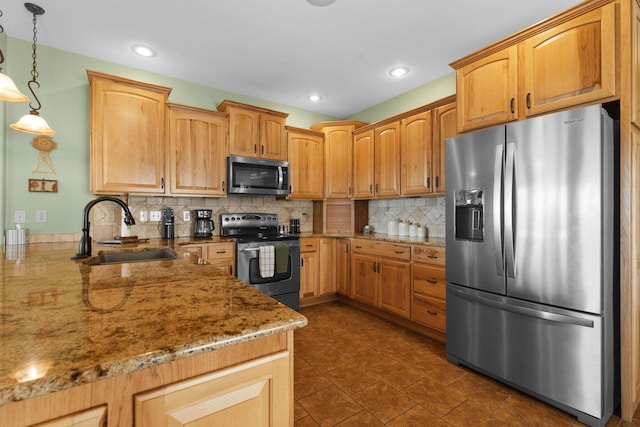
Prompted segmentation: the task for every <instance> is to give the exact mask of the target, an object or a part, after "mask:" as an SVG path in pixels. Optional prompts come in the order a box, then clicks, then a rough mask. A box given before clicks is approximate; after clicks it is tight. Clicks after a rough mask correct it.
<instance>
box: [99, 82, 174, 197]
mask: <svg viewBox="0 0 640 427" xmlns="http://www.w3.org/2000/svg"><path fill="white" fill-rule="evenodd" d="M87 74H88V75H89V80H90V82H91V102H90V117H91V124H90V127H91V191H92V192H93V193H95V194H119V193H142V194H163V193H164V192H165V188H164V176H165V150H166V149H165V147H166V145H165V103H166V100H167V96H168V94H169V91H170V90H169V89H167V88H161V87H158V88H156V87H153V86H152V85H147V84H144V83H140V84H137V82H123V81H114V80H110V79H109V78H108V77H105V78H103V77H100V76H99V75H98V74H99V73H94V72H91V73H89V72H88V73H87ZM123 80H124V79H123Z"/></svg>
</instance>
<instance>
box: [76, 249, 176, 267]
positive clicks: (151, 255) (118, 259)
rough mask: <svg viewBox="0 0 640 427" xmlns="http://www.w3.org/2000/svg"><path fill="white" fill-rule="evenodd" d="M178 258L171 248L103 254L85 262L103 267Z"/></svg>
mask: <svg viewBox="0 0 640 427" xmlns="http://www.w3.org/2000/svg"><path fill="white" fill-rule="evenodd" d="M178 258H179V256H178V254H177V253H176V252H175V251H174V250H173V249H171V248H155V249H143V250H139V251H123V252H101V253H99V254H98V256H95V257H91V258H88V259H87V260H85V261H84V262H85V263H86V264H91V265H101V264H122V263H127V262H145V261H161V260H166V259H178Z"/></svg>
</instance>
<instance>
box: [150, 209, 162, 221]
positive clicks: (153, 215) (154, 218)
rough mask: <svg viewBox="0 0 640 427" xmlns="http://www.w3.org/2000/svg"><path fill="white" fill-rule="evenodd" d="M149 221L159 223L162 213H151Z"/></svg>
mask: <svg viewBox="0 0 640 427" xmlns="http://www.w3.org/2000/svg"><path fill="white" fill-rule="evenodd" d="M150 218H151V221H160V220H161V219H162V212H160V211H151V216H150Z"/></svg>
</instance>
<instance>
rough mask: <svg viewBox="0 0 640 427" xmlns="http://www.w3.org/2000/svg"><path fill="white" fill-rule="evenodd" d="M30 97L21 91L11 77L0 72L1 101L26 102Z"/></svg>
mask: <svg viewBox="0 0 640 427" xmlns="http://www.w3.org/2000/svg"><path fill="white" fill-rule="evenodd" d="M28 100H29V98H28V97H27V95H25V94H24V93H22V92H20V91H19V90H18V88H17V87H16V84H15V83H14V82H13V80H11V77H9V76H7V75H6V74H3V73H0V101H8V102H26V101H28Z"/></svg>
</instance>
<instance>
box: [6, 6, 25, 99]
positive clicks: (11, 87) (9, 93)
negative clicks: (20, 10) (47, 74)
mask: <svg viewBox="0 0 640 427" xmlns="http://www.w3.org/2000/svg"><path fill="white" fill-rule="evenodd" d="M0 16H2V11H1V10H0ZM2 33H4V28H2V25H0V34H2ZM3 63H4V53H2V50H0V65H2V64H3ZM1 71H2V66H0V101H8V102H26V101H27V100H29V98H28V97H27V95H25V94H24V93H22V92H20V91H19V90H18V88H17V87H16V84H15V83H14V82H13V80H11V77H9V76H7V75H6V74H3V73H2V72H1Z"/></svg>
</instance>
